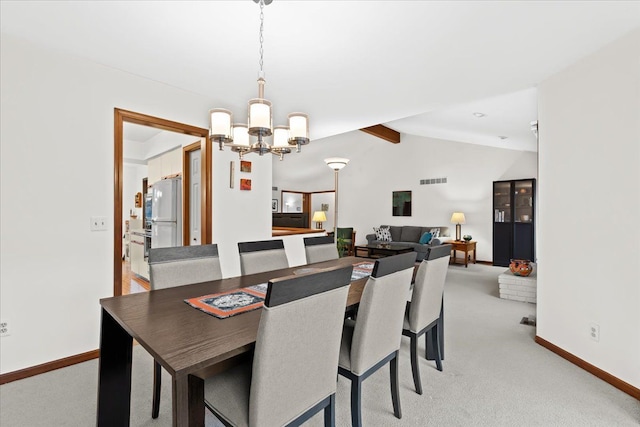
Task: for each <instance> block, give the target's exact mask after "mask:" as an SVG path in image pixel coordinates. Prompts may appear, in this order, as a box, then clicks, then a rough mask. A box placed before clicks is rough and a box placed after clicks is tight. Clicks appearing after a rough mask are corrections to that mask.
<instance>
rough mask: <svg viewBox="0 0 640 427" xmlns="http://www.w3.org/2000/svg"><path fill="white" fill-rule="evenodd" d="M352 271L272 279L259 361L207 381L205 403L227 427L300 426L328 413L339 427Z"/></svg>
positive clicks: (330, 422) (256, 354) (257, 349)
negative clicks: (337, 399)
mask: <svg viewBox="0 0 640 427" xmlns="http://www.w3.org/2000/svg"><path fill="white" fill-rule="evenodd" d="M352 270H353V267H352V266H347V267H336V268H333V269H327V270H322V271H320V272H318V273H312V274H306V275H300V276H288V277H283V278H279V279H273V280H271V281H270V282H269V284H268V290H267V295H266V299H265V302H264V308H263V310H262V315H261V317H260V325H259V326H258V334H257V337H256V345H255V351H254V354H253V360H252V361H249V362H246V363H244V364H240V365H238V366H235V367H233V368H231V369H229V370H226V371H224V372H222V373H220V374H217V375H214V376H213V377H210V378H207V379H206V380H205V385H204V389H205V391H204V395H205V405H206V406H207V407H208V408H209V409H210V410H211V411H212V412H213V413H214V414H215V415H216V417H218V418H219V419H220V420H221V421H222V423H223V424H225V425H227V426H252V427H260V426H266V427H271V426H284V425H288V426H292V425H294V426H297V425H300V424H302V423H303V422H305V421H306V420H308V419H309V418H311V417H312V416H313V415H314V414H316V413H317V412H319V411H320V410H323V409H324V419H325V423H324V425H325V426H335V393H336V387H337V383H336V369H337V367H338V352H339V350H340V338H341V335H342V318H343V314H344V309H345V305H346V302H347V295H348V292H349V284H350V281H351V271H352ZM224 321H226V320H222V322H224Z"/></svg>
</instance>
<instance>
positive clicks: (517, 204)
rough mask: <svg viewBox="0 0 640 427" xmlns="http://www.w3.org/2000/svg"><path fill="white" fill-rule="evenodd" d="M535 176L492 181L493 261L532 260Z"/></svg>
mask: <svg viewBox="0 0 640 427" xmlns="http://www.w3.org/2000/svg"><path fill="white" fill-rule="evenodd" d="M535 192H536V180H535V179H533V178H532V179H518V180H512V181H494V183H493V265H498V266H503V267H507V266H509V263H510V261H511V259H528V260H531V261H535V240H534V236H535V207H536V200H535Z"/></svg>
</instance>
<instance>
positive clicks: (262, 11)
mask: <svg viewBox="0 0 640 427" xmlns="http://www.w3.org/2000/svg"><path fill="white" fill-rule="evenodd" d="M263 30H264V1H263V0H260V72H261V73H262V72H263V70H262V67H263V65H264V59H263V57H264V49H263V48H262V44H263V42H264V36H263V35H262V31H263Z"/></svg>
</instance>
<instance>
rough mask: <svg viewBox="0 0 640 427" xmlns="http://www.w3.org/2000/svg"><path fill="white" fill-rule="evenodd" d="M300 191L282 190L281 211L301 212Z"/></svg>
mask: <svg viewBox="0 0 640 427" xmlns="http://www.w3.org/2000/svg"><path fill="white" fill-rule="evenodd" d="M302 196H303V194H302V193H292V192H289V191H284V190H283V191H282V213H301V212H304V206H303V205H302V198H303V197H302Z"/></svg>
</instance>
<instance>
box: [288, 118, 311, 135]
mask: <svg viewBox="0 0 640 427" xmlns="http://www.w3.org/2000/svg"><path fill="white" fill-rule="evenodd" d="M289 129H290V131H289V132H290V134H289V138H290V139H291V140H292V141H295V140H298V139H307V140H308V139H309V116H308V115H306V114H305V113H291V114H289Z"/></svg>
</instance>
